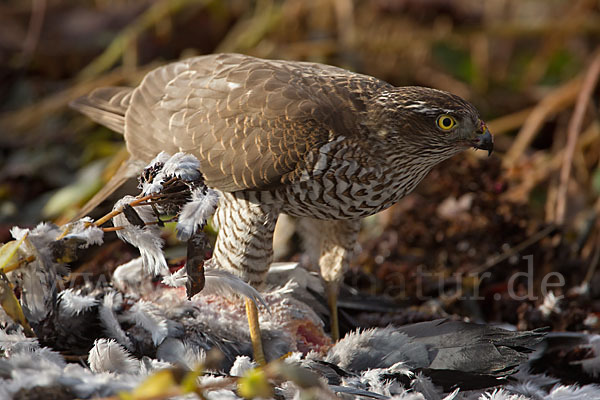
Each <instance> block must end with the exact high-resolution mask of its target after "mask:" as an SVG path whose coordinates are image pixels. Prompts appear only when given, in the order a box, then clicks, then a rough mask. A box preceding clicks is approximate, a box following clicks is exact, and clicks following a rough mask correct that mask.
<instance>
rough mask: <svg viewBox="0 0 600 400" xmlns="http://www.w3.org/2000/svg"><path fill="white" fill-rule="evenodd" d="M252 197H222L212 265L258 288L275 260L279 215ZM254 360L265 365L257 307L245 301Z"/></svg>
mask: <svg viewBox="0 0 600 400" xmlns="http://www.w3.org/2000/svg"><path fill="white" fill-rule="evenodd" d="M258 200H260V199H257V198H256V195H255V194H253V193H243V192H235V193H222V196H221V200H220V201H219V206H218V208H217V212H216V213H215V217H214V223H215V225H216V226H217V227H218V228H219V233H218V235H217V242H216V243H215V250H214V253H213V258H212V260H213V263H214V264H215V265H216V266H217V267H219V268H223V269H226V270H227V271H229V272H231V273H233V274H235V275H237V276H239V277H241V278H242V279H243V280H244V281H246V282H248V283H250V284H252V285H253V286H258V285H260V283H262V282H263V280H264V277H265V275H266V273H267V271H268V269H269V266H270V264H271V260H272V258H273V230H274V229H275V223H276V222H277V215H278V211H277V209H276V208H275V207H273V206H272V205H269V204H266V203H261V202H259V201H258ZM246 314H247V316H248V325H249V326H250V337H251V339H252V346H253V348H254V359H255V360H256V361H257V362H258V363H259V364H264V363H265V358H264V354H263V350H262V342H261V338H260V328H259V325H258V310H257V308H256V305H255V304H254V303H253V302H252V301H250V300H246Z"/></svg>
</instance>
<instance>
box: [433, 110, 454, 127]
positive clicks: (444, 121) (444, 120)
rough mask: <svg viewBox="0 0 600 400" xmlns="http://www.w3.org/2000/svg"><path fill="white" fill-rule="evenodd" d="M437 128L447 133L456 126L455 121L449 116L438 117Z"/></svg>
mask: <svg viewBox="0 0 600 400" xmlns="http://www.w3.org/2000/svg"><path fill="white" fill-rule="evenodd" d="M436 122H437V126H438V127H439V128H440V129H441V130H443V131H449V130H450V129H452V128H454V126H455V125H456V120H455V119H454V117H452V116H450V115H446V114H444V115H440V116H439V117H438V119H437V121H436Z"/></svg>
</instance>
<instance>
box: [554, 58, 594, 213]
mask: <svg viewBox="0 0 600 400" xmlns="http://www.w3.org/2000/svg"><path fill="white" fill-rule="evenodd" d="M598 75H600V49H599V50H598V51H596V56H595V57H594V58H593V61H592V63H591V64H590V67H589V68H588V70H587V72H586V74H585V79H584V81H583V87H582V90H581V92H579V95H578V96H577V103H576V104H575V111H574V112H573V115H572V116H571V120H570V121H569V127H568V130H567V135H568V136H567V146H566V148H565V154H564V157H563V163H562V168H561V170H560V184H559V186H558V192H557V195H556V213H555V214H554V215H555V216H556V223H557V224H559V225H562V224H563V223H564V221H565V210H566V203H567V189H568V185H569V177H570V175H571V165H572V164H573V154H574V152H575V146H576V144H577V140H578V138H579V131H580V130H581V125H582V123H583V117H584V116H585V111H586V109H587V106H588V103H589V101H590V97H591V96H592V93H593V92H594V88H595V87H596V84H597V83H598Z"/></svg>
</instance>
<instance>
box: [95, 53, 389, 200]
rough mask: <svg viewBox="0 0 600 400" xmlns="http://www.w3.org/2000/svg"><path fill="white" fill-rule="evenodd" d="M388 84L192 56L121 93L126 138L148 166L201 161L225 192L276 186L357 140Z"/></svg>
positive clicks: (319, 70) (237, 58) (324, 70)
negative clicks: (314, 155)
mask: <svg viewBox="0 0 600 400" xmlns="http://www.w3.org/2000/svg"><path fill="white" fill-rule="evenodd" d="M388 86H389V85H388V84H386V83H384V82H382V81H379V80H377V79H375V78H372V77H368V76H364V75H359V74H354V73H351V72H349V71H346V70H343V69H340V68H336V67H331V66H326V65H321V64H314V63H301V62H287V61H271V60H262V59H257V58H253V57H249V56H243V55H238V54H218V55H210V56H202V57H196V58H191V59H188V60H184V61H180V62H175V63H172V64H168V65H166V66H164V67H161V68H158V69H156V70H154V71H152V72H150V73H149V74H148V75H147V76H146V77H145V78H144V80H143V81H142V83H141V84H140V85H139V87H137V88H136V89H135V90H134V91H133V93H132V94H131V96H129V95H127V96H126V95H124V94H120V96H121V99H126V100H127V101H128V102H129V104H127V110H126V112H125V114H124V117H125V118H124V123H125V129H124V132H125V139H126V141H127V148H128V150H129V152H130V153H131V155H132V156H133V157H134V158H137V159H141V160H144V161H148V160H150V159H151V158H153V157H154V156H155V155H156V154H157V153H158V152H160V151H162V150H164V151H167V152H170V153H173V152H176V151H185V152H189V153H192V154H194V155H196V156H197V157H198V158H199V159H200V162H201V169H202V173H203V174H204V176H205V178H206V181H207V183H208V184H209V185H210V186H212V187H214V188H217V189H220V190H223V191H236V190H243V189H261V188H266V187H273V186H276V185H278V184H280V183H285V182H286V180H288V179H289V178H290V177H293V176H295V173H297V172H298V171H299V170H301V169H302V168H303V167H304V165H303V164H302V163H303V160H304V158H305V157H306V155H307V153H308V152H309V151H311V150H312V151H314V150H315V149H318V147H320V145H322V144H325V143H327V142H329V141H331V140H334V139H335V138H337V137H339V136H345V137H347V138H351V137H352V136H353V135H356V134H357V133H356V132H357V125H358V121H357V118H358V117H357V116H358V115H360V114H361V113H362V112H363V111H364V107H365V104H364V101H365V99H367V98H369V97H370V95H371V94H372V93H373V92H374V91H375V90H377V89H379V88H382V87H388ZM107 93H108V92H107ZM113 95H114V96H116V93H113ZM90 97H93V96H90ZM105 103H106V104H111V105H112V104H114V102H111V101H110V99H105ZM120 104H123V103H122V101H121V103H120Z"/></svg>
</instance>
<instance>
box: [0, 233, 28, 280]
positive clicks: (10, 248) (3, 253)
mask: <svg viewBox="0 0 600 400" xmlns="http://www.w3.org/2000/svg"><path fill="white" fill-rule="evenodd" d="M26 237H27V234H25V235H23V237H22V238H21V240H18V241H17V240H12V241H10V242H8V243H4V245H3V246H2V247H1V248H0V271H3V270H4V267H6V266H7V265H8V264H9V263H10V261H11V260H12V259H13V257H14V256H15V254H16V253H17V249H18V248H19V247H20V246H21V244H22V243H23V241H24V240H25V238H26Z"/></svg>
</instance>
